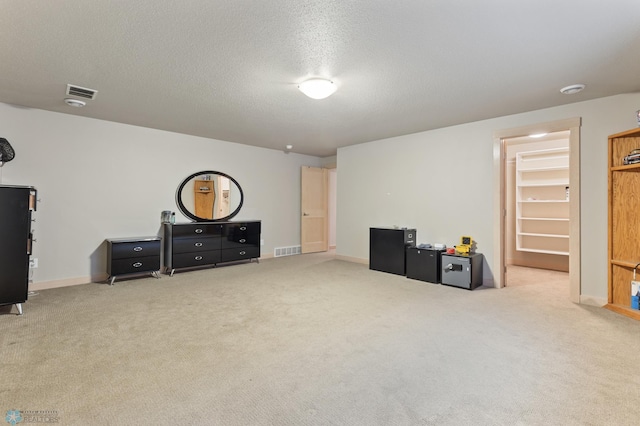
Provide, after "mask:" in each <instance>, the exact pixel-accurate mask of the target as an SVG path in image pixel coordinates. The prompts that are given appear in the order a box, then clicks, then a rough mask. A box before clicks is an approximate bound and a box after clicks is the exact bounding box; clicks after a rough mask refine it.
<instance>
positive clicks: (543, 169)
mask: <svg viewBox="0 0 640 426" xmlns="http://www.w3.org/2000/svg"><path fill="white" fill-rule="evenodd" d="M568 169H569V167H568V166H549V167H531V168H526V169H519V170H518V172H519V173H528V172H551V171H554V170H568Z"/></svg>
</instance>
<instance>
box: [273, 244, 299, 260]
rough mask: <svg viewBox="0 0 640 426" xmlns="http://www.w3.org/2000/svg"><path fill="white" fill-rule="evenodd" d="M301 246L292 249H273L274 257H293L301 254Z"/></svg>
mask: <svg viewBox="0 0 640 426" xmlns="http://www.w3.org/2000/svg"><path fill="white" fill-rule="evenodd" d="M300 253H301V248H300V246H291V247H276V248H274V249H273V257H282V256H293V255H294V254H300Z"/></svg>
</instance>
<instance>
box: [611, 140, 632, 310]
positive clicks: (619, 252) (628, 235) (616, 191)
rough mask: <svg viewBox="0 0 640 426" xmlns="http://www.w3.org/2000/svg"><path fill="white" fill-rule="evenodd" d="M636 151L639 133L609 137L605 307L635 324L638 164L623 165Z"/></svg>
mask: <svg viewBox="0 0 640 426" xmlns="http://www.w3.org/2000/svg"><path fill="white" fill-rule="evenodd" d="M638 148H640V129H632V130H628V131H626V132H622V133H617V134H615V135H611V136H609V155H608V160H609V221H608V228H609V232H608V233H609V243H608V258H609V268H608V269H609V276H608V299H609V300H608V301H609V303H608V304H607V305H606V306H605V307H606V308H607V309H610V310H612V311H614V312H617V313H619V314H621V315H625V316H627V317H629V318H633V319H636V320H640V310H635V309H631V307H630V305H631V280H632V279H633V271H634V268H635V266H636V265H637V264H638V262H640V245H639V244H638V240H639V239H640V229H639V228H638V223H639V222H640V197H638V195H637V188H638V187H639V186H640V173H638V172H640V163H636V164H628V165H625V164H624V157H625V156H626V155H628V154H629V153H630V152H631V151H632V150H634V149H638ZM639 279H640V278H639Z"/></svg>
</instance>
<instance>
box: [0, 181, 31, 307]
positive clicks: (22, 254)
mask: <svg viewBox="0 0 640 426" xmlns="http://www.w3.org/2000/svg"><path fill="white" fill-rule="evenodd" d="M35 194H36V191H35V189H34V188H33V187H30V186H9V185H0V305H13V304H15V305H16V307H17V308H18V314H22V303H24V302H26V301H27V294H28V291H29V256H30V255H31V244H32V238H31V212H32V210H35V206H36V195H35Z"/></svg>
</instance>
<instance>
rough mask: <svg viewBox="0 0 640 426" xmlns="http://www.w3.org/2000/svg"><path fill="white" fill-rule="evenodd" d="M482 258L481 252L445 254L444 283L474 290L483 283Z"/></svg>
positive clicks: (443, 266)
mask: <svg viewBox="0 0 640 426" xmlns="http://www.w3.org/2000/svg"><path fill="white" fill-rule="evenodd" d="M482 259H483V256H482V254H480V253H473V254H443V255H442V284H444V285H450V286H454V287H460V288H466V289H467V290H473V289H474V288H476V287H480V286H481V285H482Z"/></svg>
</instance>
